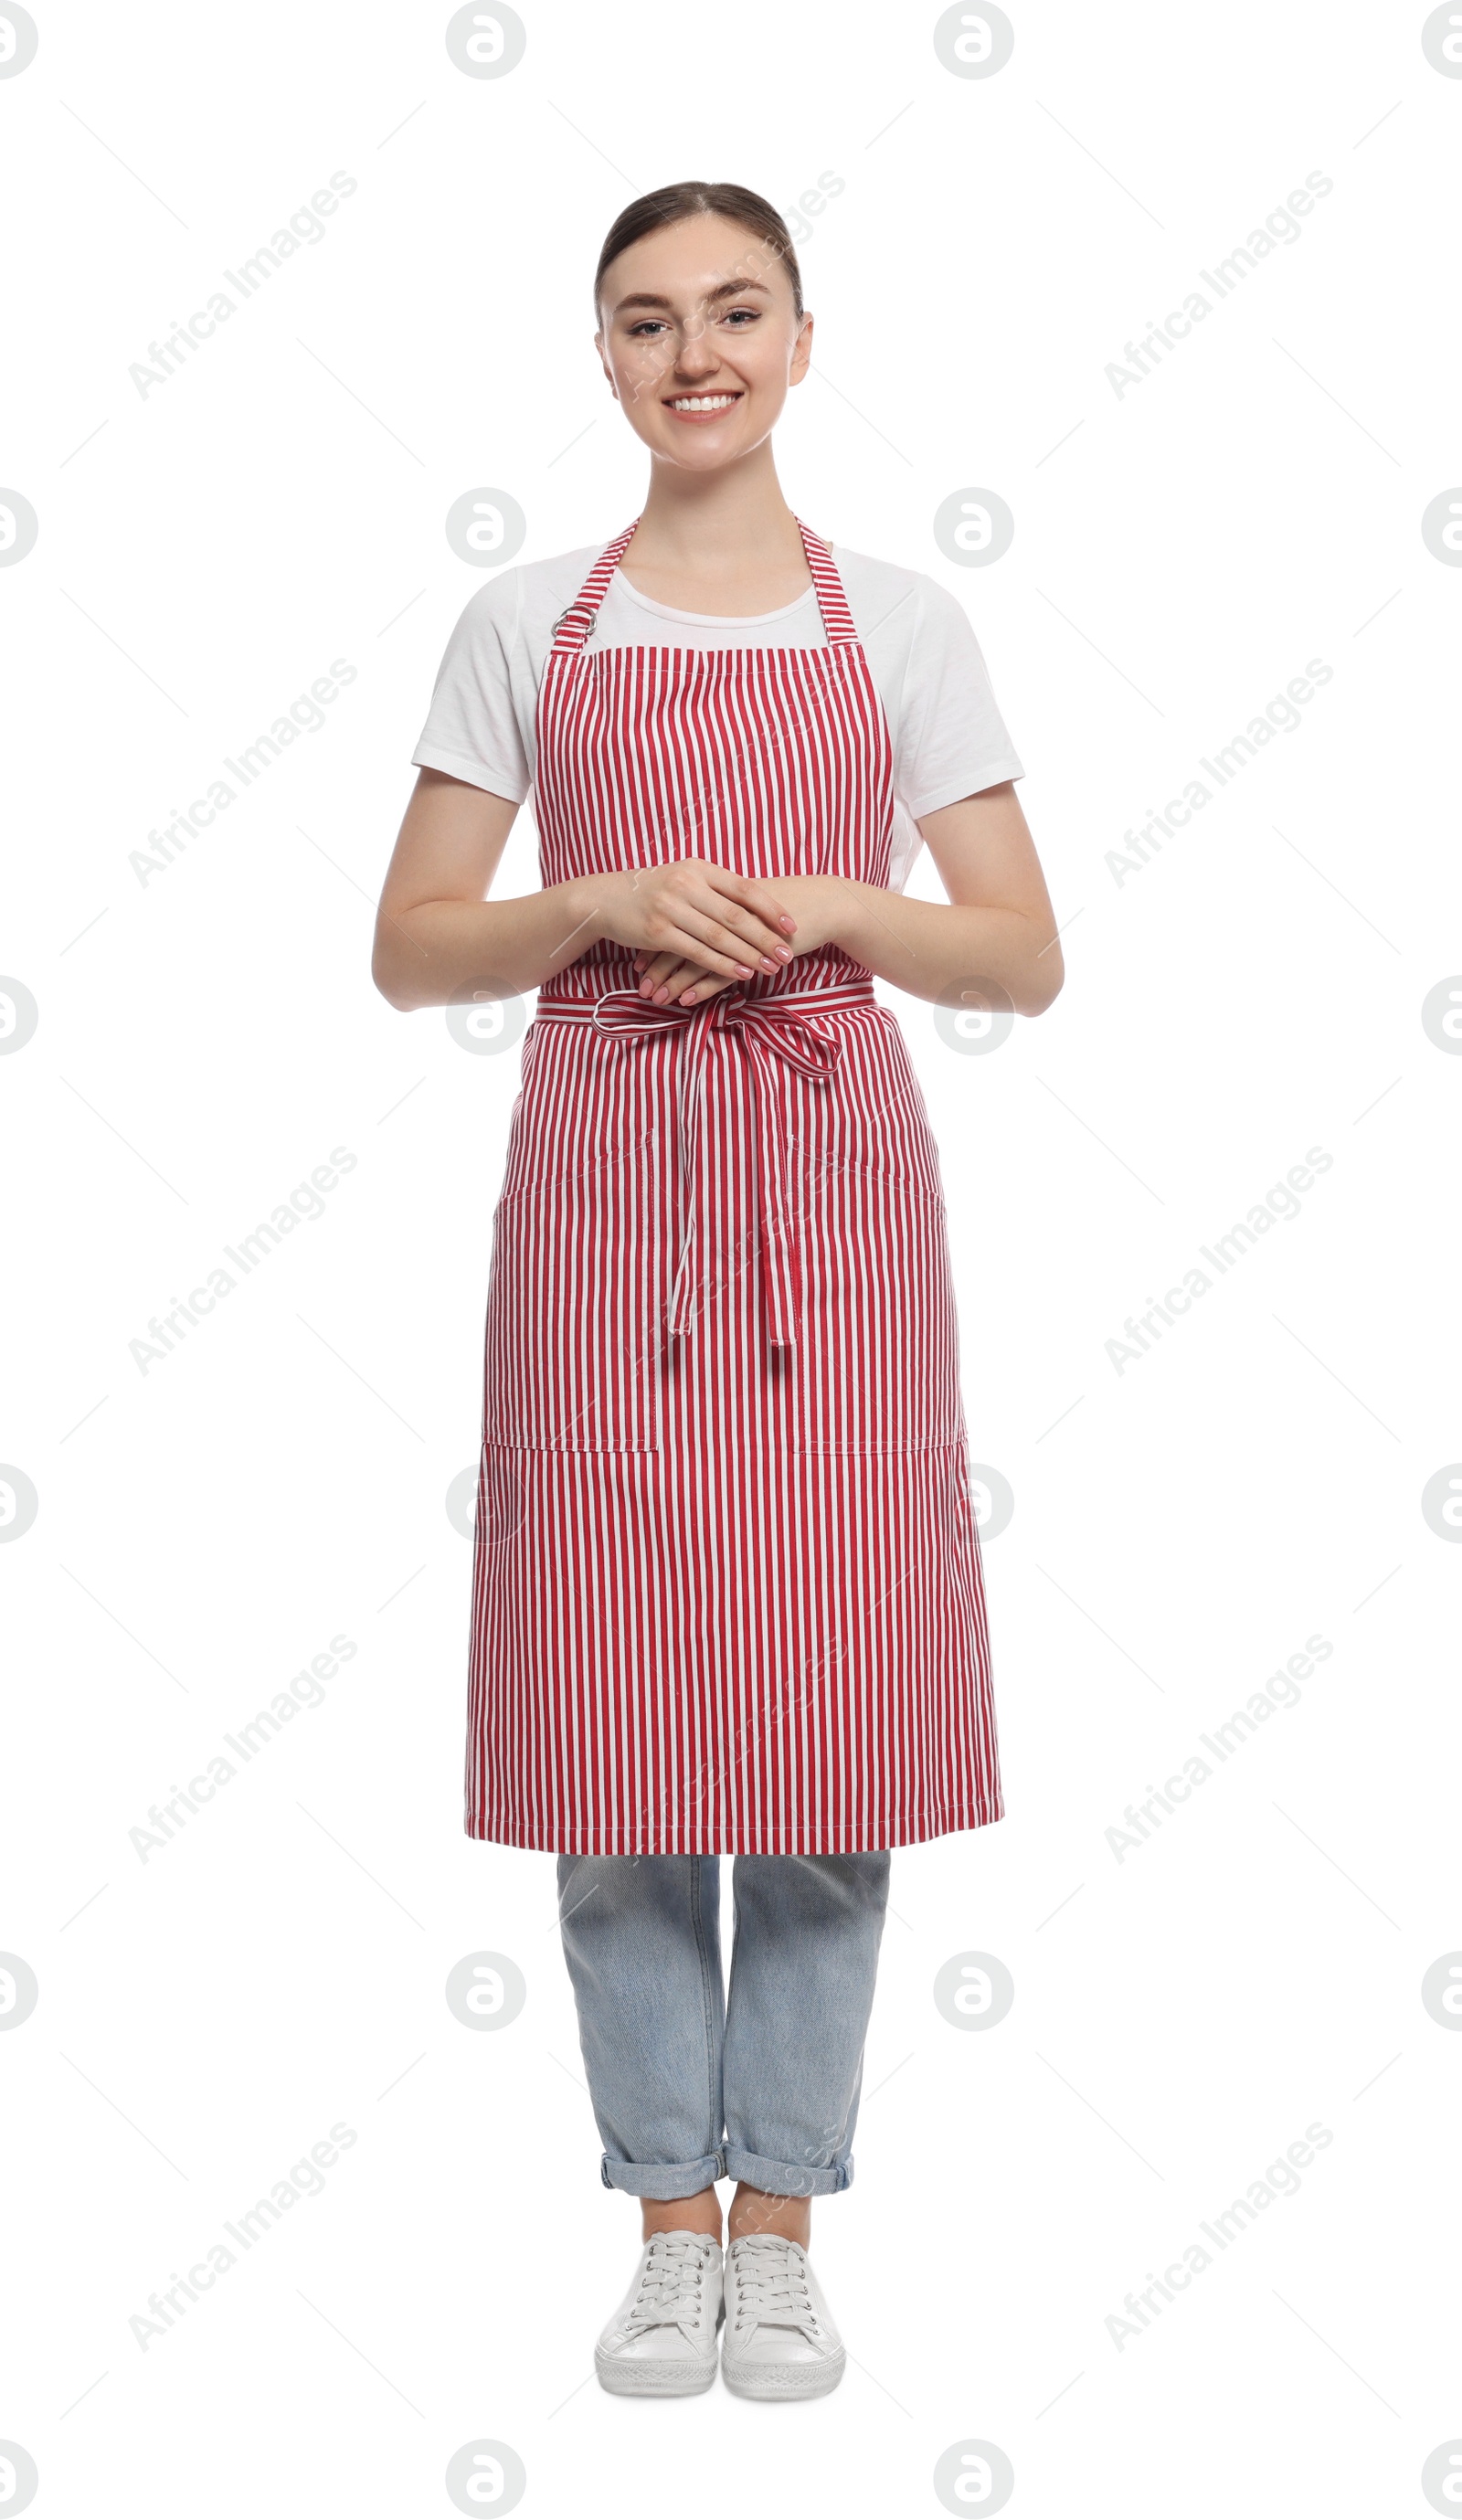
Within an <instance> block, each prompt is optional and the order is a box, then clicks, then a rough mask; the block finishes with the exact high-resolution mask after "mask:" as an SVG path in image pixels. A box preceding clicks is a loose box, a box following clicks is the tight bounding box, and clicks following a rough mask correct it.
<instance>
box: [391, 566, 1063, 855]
mask: <svg viewBox="0 0 1462 2520" xmlns="http://www.w3.org/2000/svg"><path fill="white" fill-rule="evenodd" d="M603 548H604V546H603V544H602V543H592V544H588V545H586V546H585V547H584V548H583V549H582V550H580V551H571V552H560V553H558V554H557V555H556V556H555V558H553V559H552V560H540V561H529V562H526V563H525V565H523V566H521V567H518V568H506V569H504V570H502V571H501V573H500V574H499V575H498V576H496V577H494V578H492V579H490V580H489V581H488V583H487V584H486V585H485V586H483V587H482V588H481V589H480V592H479V593H478V594H476V595H475V596H473V597H472V599H471V601H470V602H469V604H468V605H467V607H466V608H465V609H464V611H463V612H462V614H461V616H460V618H459V620H458V622H457V626H456V628H455V629H454V630H453V632H452V635H451V638H450V639H449V640H448V642H447V649H446V653H445V655H444V656H443V658H442V660H441V670H440V672H439V673H438V674H437V677H436V686H435V689H434V692H433V695H432V706H431V708H430V710H429V711H428V715H427V723H426V725H425V726H424V727H423V729H422V738H421V742H420V743H419V744H418V745H417V747H416V750H415V752H414V753H413V754H412V756H411V758H412V761H413V762H414V763H415V764H416V765H417V766H418V767H419V768H422V769H426V770H444V771H446V772H447V773H448V774H449V775H450V776H451V777H452V778H453V779H464V780H466V781H467V782H468V784H469V785H470V786H471V787H486V788H488V789H490V790H491V792H492V794H493V795H495V796H507V797H510V798H511V799H512V801H513V803H514V804H522V802H523V800H524V798H525V796H526V794H527V792H528V789H529V787H531V785H532V781H533V771H534V743H533V739H534V725H535V718H536V712H537V705H538V686H539V684H540V682H541V681H542V678H543V668H544V665H545V662H546V660H547V657H548V652H549V650H550V648H551V647H552V645H553V634H554V625H555V623H556V621H557V620H558V617H559V614H560V613H561V612H562V611H563V610H564V609H565V607H566V606H568V605H570V604H571V603H572V601H573V599H574V597H575V596H576V595H577V593H578V591H579V589H580V587H581V586H582V585H583V582H584V579H585V578H586V577H587V576H588V574H589V571H590V569H591V568H592V567H593V565H594V562H596V560H598V558H599V555H600V553H601V551H602V550H603ZM833 557H834V562H835V564H836V567H837V570H838V574H839V576H840V577H841V578H842V580H843V591H844V594H845V596H846V598H847V604H848V608H849V610H850V611H851V613H852V617H853V626H854V628H855V629H856V631H857V633H858V637H859V638H860V639H861V641H862V643H863V647H864V649H865V651H866V652H867V656H868V662H869V665H870V667H871V669H872V673H873V679H874V681H875V683H876V684H877V686H878V690H879V695H880V697H881V698H882V700H883V704H884V713H885V715H886V717H887V718H888V721H889V733H890V736H891V741H892V746H893V797H894V807H893V843H892V866H891V875H890V885H891V889H892V890H893V891H895V892H901V891H902V890H903V887H904V884H905V882H906V881H907V879H908V874H909V869H910V868H911V867H912V865H913V863H914V860H915V858H916V857H917V856H918V854H919V847H920V839H919V833H918V832H917V831H916V830H915V829H914V825H915V823H916V821H917V820H918V818H919V817H920V816H921V815H924V814H934V813H937V811H938V808H939V807H940V806H941V805H953V804H955V803H957V802H958V800H959V798H960V797H962V796H973V795H976V794H977V793H978V792H979V790H980V789H981V788H982V787H996V786H998V784H999V783H1000V781H1001V780H1004V779H1023V778H1024V777H1025V775H1026V774H1025V770H1024V768H1023V766H1022V764H1021V762H1020V760H1019V758H1018V757H1017V754H1016V751H1015V747H1014V745H1013V744H1012V742H1011V740H1010V737H1009V735H1008V734H1007V732H1006V729H1005V725H1004V721H1003V720H1002V718H1001V716H1000V712H999V710H998V709H997V707H996V706H995V696H994V693H993V692H992V691H991V689H990V681H989V676H988V674H987V673H986V671H985V665H984V658H983V656H982V654H981V652H980V643H979V641H978V640H977V638H976V636H975V633H974V631H973V629H972V628H971V626H970V621H969V616H968V614H967V613H966V612H965V610H964V607H963V606H962V605H960V604H959V603H957V602H956V600H955V598H954V597H953V596H952V595H951V594H949V593H948V591H947V589H945V588H944V587H942V586H940V585H939V584H938V582H937V579H935V578H932V577H924V576H922V575H920V573H919V572H918V571H917V570H915V569H911V568H895V567H894V566H893V564H892V562H890V561H883V560H869V559H867V558H866V557H865V556H864V554H863V553H861V552H850V551H845V550H844V549H843V548H842V546H841V545H839V544H835V545H834V546H833ZM826 644H827V633H826V631H825V630H824V628H823V625H822V614H821V612H820V611H819V610H818V606H817V596H816V592H815V590H814V589H813V588H812V587H810V586H809V587H808V588H807V590H806V592H805V593H804V594H802V595H800V596H799V598H798V600H797V602H796V603H795V604H787V605H784V606H783V607H782V608H781V610H780V611H777V612H756V613H749V614H729V613H715V612H678V611H675V610H672V608H671V607H670V606H669V605H667V604H656V603H653V602H652V601H651V599H650V597H649V596H648V595H641V594H639V593H638V592H637V591H636V589H635V588H634V587H632V586H631V585H630V583H629V580H628V578H627V577H626V576H625V575H624V572H623V570H622V569H616V571H615V574H614V576H613V577H612V578H611V580H610V584H609V588H608V591H607V592H606V595H605V598H604V601H603V603H602V604H601V606H600V607H599V612H598V616H597V618H596V621H595V624H594V628H593V631H592V633H591V634H590V637H589V640H588V642H587V648H588V652H589V653H590V654H591V655H592V654H596V653H597V652H598V651H599V650H600V649H602V648H624V647H630V648H821V647H825V646H826Z"/></svg>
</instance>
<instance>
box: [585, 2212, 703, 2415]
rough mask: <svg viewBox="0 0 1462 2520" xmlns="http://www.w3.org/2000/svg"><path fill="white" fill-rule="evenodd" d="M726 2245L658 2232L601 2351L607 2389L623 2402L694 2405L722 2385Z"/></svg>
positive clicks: (699, 2234)
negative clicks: (719, 2355) (718, 2379)
mask: <svg viewBox="0 0 1462 2520" xmlns="http://www.w3.org/2000/svg"><path fill="white" fill-rule="evenodd" d="M721 2265H722V2261H721V2244H720V2242H719V2240H713V2239H712V2238H711V2236H710V2234H709V2232H708V2231H657V2232H655V2233H654V2235H653V2236H652V2237H651V2238H650V2239H648V2240H647V2241H646V2242H645V2246H644V2249H643V2251H642V2252H641V2256H640V2264H639V2272H638V2273H637V2274H636V2276H635V2279H634V2281H633V2283H632V2284H631V2285H630V2287H629V2290H628V2292H627V2293H626V2294H625V2296H624V2298H623V2300H622V2301H621V2302H620V2304H619V2307H618V2309H617V2311H616V2313H615V2315H614V2318H612V2319H611V2320H610V2322H609V2325H608V2326H607V2327H606V2328H605V2329H604V2330H603V2332H602V2333H601V2335H600V2338H599V2342H598V2344H597V2345H596V2346H595V2348H594V2367H595V2369H596V2370H597V2372H598V2374H599V2385H600V2387H601V2389H609V2390H611V2391H612V2392H613V2394H614V2395H615V2396H616V2397H618V2398H689V2397H694V2396H695V2395H696V2393H697V2391H699V2390H701V2389H708V2388H709V2386H710V2384H711V2382H712V2380H713V2379H714V2378H715V2347H716V2330H717V2328H718V2327H719V2325H720V2321H721V2318H722V2298H721Z"/></svg>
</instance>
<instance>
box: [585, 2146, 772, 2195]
mask: <svg viewBox="0 0 1462 2520" xmlns="http://www.w3.org/2000/svg"><path fill="white" fill-rule="evenodd" d="M736 2175H737V2177H738V2178H739V2177H740V2176H741V2174H740V2172H738V2173H737V2174H736ZM599 2176H600V2178H601V2179H602V2180H603V2182H604V2183H605V2186H606V2187H622V2188H623V2189H624V2190H625V2192H626V2194H628V2195H630V2196H656V2197H666V2196H699V2195H700V2193H701V2191H702V2189H703V2188H706V2187H713V2186H714V2184H715V2183H716V2181H717V2180H718V2179H724V2178H725V2177H726V2176H727V2172H726V2156H725V2152H724V2150H722V2151H720V2152H703V2153H702V2155H701V2158H700V2160H699V2161H612V2160H611V2158H610V2156H609V2154H608V2153H605V2154H604V2155H603V2157H602V2159H601V2161H600V2164H599Z"/></svg>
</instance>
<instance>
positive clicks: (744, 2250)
mask: <svg viewBox="0 0 1462 2520" xmlns="http://www.w3.org/2000/svg"><path fill="white" fill-rule="evenodd" d="M734 2247H735V2254H734V2257H733V2258H732V2260H731V2268H732V2272H733V2279H734V2282H735V2286H736V2324H737V2326H738V2327H740V2326H743V2325H745V2326H748V2327H755V2326H757V2325H758V2324H759V2325H761V2326H763V2327H804V2326H805V2325H806V2324H807V2321H808V2320H809V2319H811V2320H812V2321H813V2324H814V2325H815V2323H816V2320H815V2315H814V2313H813V2309H812V2296H811V2294H810V2293H809V2291H808V2290H807V2274H806V2260H805V2258H804V2257H803V2256H802V2253H801V2251H800V2249H799V2248H798V2247H797V2246H796V2244H795V2243H794V2242H793V2241H791V2240H784V2239H781V2238H779V2237H778V2235H777V2234H776V2233H775V2232H771V2231H767V2232H757V2233H755V2234H754V2235H753V2236H749V2237H748V2238H746V2239H743V2240H738V2241H736V2243H735V2244H734Z"/></svg>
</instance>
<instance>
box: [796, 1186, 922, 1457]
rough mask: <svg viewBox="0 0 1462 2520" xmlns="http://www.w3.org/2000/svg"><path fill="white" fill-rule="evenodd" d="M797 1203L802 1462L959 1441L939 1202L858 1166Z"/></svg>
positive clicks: (799, 1401)
mask: <svg viewBox="0 0 1462 2520" xmlns="http://www.w3.org/2000/svg"><path fill="white" fill-rule="evenodd" d="M811 1180H812V1186H811V1188H810V1190H809V1191H808V1192H807V1193H806V1194H804V1196H803V1197H802V1198H801V1199H800V1202H799V1205H800V1225H799V1233H798V1244H799V1249H800V1256H801V1273H802V1318H801V1328H800V1333H799V1337H798V1346H797V1356H798V1364H797V1368H796V1378H797V1385H798V1415H799V1425H800V1441H799V1446H798V1449H799V1451H800V1452H803V1453H904V1452H913V1451H924V1450H926V1449H928V1448H931V1447H934V1446H943V1445H946V1444H955V1443H958V1442H960V1441H961V1440H962V1438H963V1433H964V1419H963V1409H962V1402H961V1397H960V1381H959V1331H958V1323H957V1319H956V1314H955V1298H954V1282H953V1277H952V1274H951V1271H950V1265H949V1242H948V1233H947V1225H946V1217H945V1207H944V1201H943V1198H942V1196H940V1195H939V1194H938V1193H937V1192H931V1191H930V1190H929V1189H927V1188H926V1187H925V1186H924V1185H923V1184H922V1183H918V1182H915V1181H912V1180H909V1179H906V1178H902V1177H900V1176H898V1175H895V1174H893V1173H891V1172H885V1171H882V1170H877V1169H874V1168H873V1167H872V1166H867V1165H863V1164H861V1163H843V1164H840V1165H839V1167H838V1168H837V1170H836V1171H832V1172H825V1173H824V1174H823V1176H822V1179H821V1181H820V1182H818V1180H817V1179H816V1177H815V1173H814V1175H813V1176H812V1177H811Z"/></svg>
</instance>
